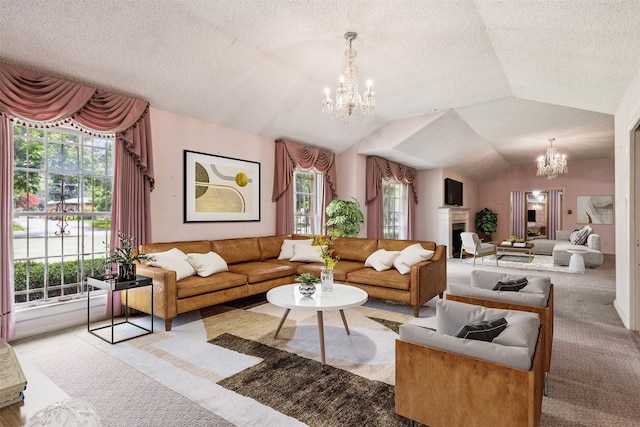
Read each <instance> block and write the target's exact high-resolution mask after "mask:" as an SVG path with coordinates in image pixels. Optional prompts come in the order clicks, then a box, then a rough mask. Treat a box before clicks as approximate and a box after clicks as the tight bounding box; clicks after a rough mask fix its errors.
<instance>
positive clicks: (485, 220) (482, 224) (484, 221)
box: [476, 208, 498, 240]
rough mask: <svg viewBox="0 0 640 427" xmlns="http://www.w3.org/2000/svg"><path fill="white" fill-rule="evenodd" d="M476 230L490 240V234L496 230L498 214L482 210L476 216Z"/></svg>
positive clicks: (487, 209)
mask: <svg viewBox="0 0 640 427" xmlns="http://www.w3.org/2000/svg"><path fill="white" fill-rule="evenodd" d="M476 229H478V230H481V231H482V232H483V233H484V234H486V235H487V236H488V239H489V240H491V233H494V232H495V231H496V230H497V229H498V214H497V213H495V212H494V211H492V210H491V209H489V208H484V209H482V210H481V211H480V212H478V213H477V214H476Z"/></svg>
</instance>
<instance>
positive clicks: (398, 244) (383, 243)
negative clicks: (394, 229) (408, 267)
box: [378, 239, 436, 251]
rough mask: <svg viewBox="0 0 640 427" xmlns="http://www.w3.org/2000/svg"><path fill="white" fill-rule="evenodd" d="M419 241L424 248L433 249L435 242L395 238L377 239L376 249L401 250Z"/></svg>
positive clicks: (434, 248)
mask: <svg viewBox="0 0 640 427" xmlns="http://www.w3.org/2000/svg"><path fill="white" fill-rule="evenodd" d="M416 243H419V244H420V245H421V246H422V247H423V248H424V249H427V250H430V251H435V250H436V243H435V242H426V241H425V242H422V241H418V240H395V239H379V240H378V249H386V250H388V251H401V250H403V249H405V248H406V247H408V246H411V245H414V244H416Z"/></svg>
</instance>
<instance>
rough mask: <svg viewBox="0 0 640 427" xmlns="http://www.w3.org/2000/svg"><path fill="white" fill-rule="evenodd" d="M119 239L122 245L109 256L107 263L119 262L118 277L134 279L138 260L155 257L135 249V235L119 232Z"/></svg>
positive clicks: (148, 259) (151, 259)
mask: <svg viewBox="0 0 640 427" xmlns="http://www.w3.org/2000/svg"><path fill="white" fill-rule="evenodd" d="M118 241H119V242H120V246H119V247H117V248H116V250H115V252H114V253H113V255H111V256H110V257H108V258H107V263H109V264H113V263H116V264H118V279H121V280H133V279H135V277H136V264H135V263H136V262H140V261H153V260H154V259H155V258H154V257H152V256H150V255H146V254H140V253H138V252H137V251H136V250H135V249H134V246H135V242H136V237H135V236H128V237H127V236H126V235H125V234H124V233H122V232H120V231H119V232H118Z"/></svg>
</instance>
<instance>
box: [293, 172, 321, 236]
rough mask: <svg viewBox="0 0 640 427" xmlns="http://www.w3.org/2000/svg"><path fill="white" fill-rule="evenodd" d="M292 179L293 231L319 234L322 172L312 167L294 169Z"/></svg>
mask: <svg viewBox="0 0 640 427" xmlns="http://www.w3.org/2000/svg"><path fill="white" fill-rule="evenodd" d="M293 180H294V182H295V186H296V187H295V194H294V203H293V209H294V212H293V219H294V221H295V225H294V232H295V233H296V234H313V235H315V234H321V233H322V224H321V221H322V194H323V185H322V183H323V174H322V173H320V172H317V171H315V170H313V169H312V170H308V171H303V170H299V169H296V170H295V171H294V172H293Z"/></svg>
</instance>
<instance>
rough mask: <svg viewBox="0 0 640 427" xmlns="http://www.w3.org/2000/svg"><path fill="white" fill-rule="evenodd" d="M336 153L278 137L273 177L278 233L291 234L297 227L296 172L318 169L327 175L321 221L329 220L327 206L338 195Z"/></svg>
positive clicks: (273, 200)
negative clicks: (327, 218)
mask: <svg viewBox="0 0 640 427" xmlns="http://www.w3.org/2000/svg"><path fill="white" fill-rule="evenodd" d="M335 159H336V155H335V153H332V152H330V151H325V150H321V149H319V148H313V147H308V146H306V145H302V144H298V143H295V142H291V141H285V140H284V139H278V140H276V146H275V171H274V177H273V193H272V197H271V201H272V202H276V234H279V235H283V234H291V233H293V231H294V227H293V191H294V190H295V189H294V188H293V187H292V185H291V184H292V182H293V172H294V170H295V169H296V167H299V168H300V169H311V168H314V169H315V170H317V171H318V172H322V173H323V174H324V175H323V176H324V186H323V187H324V194H323V197H322V212H321V215H322V217H321V222H322V224H324V223H325V221H326V219H325V215H326V214H325V208H326V207H327V205H328V204H329V203H330V202H331V201H332V200H333V199H335V198H336V197H338V195H337V194H336V184H335V183H336V168H335Z"/></svg>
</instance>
